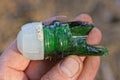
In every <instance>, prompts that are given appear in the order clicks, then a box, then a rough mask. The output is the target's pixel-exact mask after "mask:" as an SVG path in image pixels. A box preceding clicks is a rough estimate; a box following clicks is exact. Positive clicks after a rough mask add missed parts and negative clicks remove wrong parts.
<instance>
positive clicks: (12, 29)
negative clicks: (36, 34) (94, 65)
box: [0, 0, 120, 80]
mask: <svg viewBox="0 0 120 80" xmlns="http://www.w3.org/2000/svg"><path fill="white" fill-rule="evenodd" d="M80 13H88V14H89V15H91V16H92V18H93V20H94V24H95V26H96V27H98V28H99V29H100V30H101V31H102V33H103V40H102V43H101V45H104V46H105V47H107V48H108V50H109V55H108V56H107V57H101V59H102V60H101V66H100V69H99V72H98V74H97V76H96V80H120V73H119V72H120V62H119V60H120V58H119V57H120V54H119V52H120V42H119V41H120V0H1V2H0V53H2V52H3V51H4V49H5V48H6V47H7V46H8V45H9V44H10V43H11V42H12V41H13V40H14V39H15V38H16V35H17V33H18V31H19V30H20V27H21V26H22V25H23V24H25V23H27V22H32V21H41V20H44V19H46V18H49V17H51V16H56V15H66V16H68V17H69V19H70V20H72V19H73V18H74V17H75V16H77V15H78V14H80Z"/></svg>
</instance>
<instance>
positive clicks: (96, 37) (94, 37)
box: [74, 14, 102, 61]
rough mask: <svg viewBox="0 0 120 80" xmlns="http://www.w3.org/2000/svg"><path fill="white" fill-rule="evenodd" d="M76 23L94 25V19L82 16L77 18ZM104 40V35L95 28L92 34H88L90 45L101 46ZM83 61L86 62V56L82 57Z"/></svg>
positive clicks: (86, 15)
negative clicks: (102, 39)
mask: <svg viewBox="0 0 120 80" xmlns="http://www.w3.org/2000/svg"><path fill="white" fill-rule="evenodd" d="M74 21H82V22H87V23H89V24H93V20H92V18H91V17H90V16H89V15H88V14H80V15H79V16H77V17H76V18H75V19H74ZM101 38H102V34H101V32H100V30H99V29H98V28H96V27H95V28H93V29H92V30H91V32H90V33H89V34H88V37H87V43H88V44H90V45H96V44H99V43H100V41H101ZM80 58H81V60H82V61H84V60H85V58H86V57H85V56H83V57H80Z"/></svg>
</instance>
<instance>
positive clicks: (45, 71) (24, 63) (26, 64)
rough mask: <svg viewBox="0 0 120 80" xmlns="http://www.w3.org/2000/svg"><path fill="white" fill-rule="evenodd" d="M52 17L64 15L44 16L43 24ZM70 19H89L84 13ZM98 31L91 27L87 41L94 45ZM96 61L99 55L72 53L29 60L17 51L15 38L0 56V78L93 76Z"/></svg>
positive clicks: (78, 79) (79, 79)
mask: <svg viewBox="0 0 120 80" xmlns="http://www.w3.org/2000/svg"><path fill="white" fill-rule="evenodd" d="M53 20H60V21H66V20H67V17H66V16H55V17H52V18H49V19H47V20H44V21H43V22H44V23H45V24H49V23H51V22H52V21H53ZM74 21H85V22H88V23H93V21H92V18H91V17H90V16H89V15H87V14H81V15H79V16H77V17H76V18H75V19H74ZM101 38H102V34H101V32H100V30H99V29H98V28H96V27H95V28H93V30H92V31H91V32H90V33H89V35H88V38H87V43H88V44H91V45H97V44H99V43H100V41H101ZM99 64H100V57H96V56H84V57H79V56H76V55H71V56H68V57H66V58H64V59H62V60H60V61H50V60H41V61H40V60H38V61H32V60H29V59H27V58H25V57H24V56H22V54H21V53H20V52H19V51H18V49H17V44H16V40H14V41H13V42H12V43H11V44H10V45H9V47H8V48H7V49H6V50H5V51H4V52H3V53H2V55H1V56H0V80H94V78H95V76H96V73H97V71H98V68H99Z"/></svg>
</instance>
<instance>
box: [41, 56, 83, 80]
mask: <svg viewBox="0 0 120 80" xmlns="http://www.w3.org/2000/svg"><path fill="white" fill-rule="evenodd" d="M82 66H83V63H82V60H80V58H79V57H78V56H69V57H67V58H66V59H64V60H63V61H61V62H59V63H58V64H57V65H56V66H54V67H53V68H52V69H51V70H50V71H49V72H47V73H46V74H45V75H44V76H43V77H42V78H41V80H76V79H77V77H78V76H79V75H80V73H81V71H82Z"/></svg>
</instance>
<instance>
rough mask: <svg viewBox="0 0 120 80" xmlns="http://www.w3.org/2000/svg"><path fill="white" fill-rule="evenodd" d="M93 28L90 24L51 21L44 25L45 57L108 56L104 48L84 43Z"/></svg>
mask: <svg viewBox="0 0 120 80" xmlns="http://www.w3.org/2000/svg"><path fill="white" fill-rule="evenodd" d="M93 27H94V26H93V25H92V24H88V23H85V22H79V21H74V22H59V21H53V23H51V24H49V25H44V27H43V32H44V49H45V57H48V56H51V57H57V58H62V57H65V56H68V55H79V56H106V55H107V54H108V51H107V49H106V48H104V47H102V46H92V45H89V44H87V42H86V38H87V35H88V34H89V32H90V31H91V30H92V29H93Z"/></svg>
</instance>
